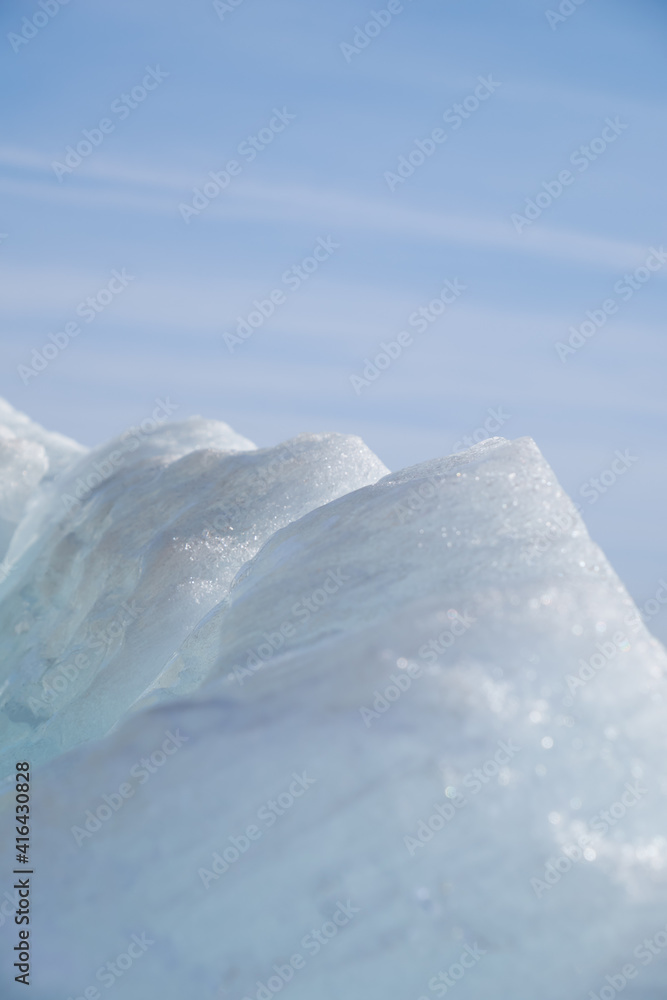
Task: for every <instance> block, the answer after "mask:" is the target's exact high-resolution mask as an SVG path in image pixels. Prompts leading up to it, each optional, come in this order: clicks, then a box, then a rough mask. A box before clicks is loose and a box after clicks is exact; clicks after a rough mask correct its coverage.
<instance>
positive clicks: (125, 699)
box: [0, 419, 386, 774]
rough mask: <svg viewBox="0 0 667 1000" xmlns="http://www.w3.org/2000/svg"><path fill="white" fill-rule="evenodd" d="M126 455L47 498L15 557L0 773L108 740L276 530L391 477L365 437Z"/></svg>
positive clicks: (90, 463) (192, 427) (203, 437)
mask: <svg viewBox="0 0 667 1000" xmlns="http://www.w3.org/2000/svg"><path fill="white" fill-rule="evenodd" d="M123 444H124V442H123V440H122V439H120V440H116V441H112V442H111V443H110V444H109V445H108V446H105V447H104V448H103V449H98V450H96V451H95V452H92V453H90V454H89V455H87V456H86V457H85V458H84V459H82V460H81V461H79V462H78V463H76V464H75V465H74V466H72V467H70V468H69V469H68V470H67V472H66V473H64V474H63V475H62V476H61V477H60V478H59V479H58V482H57V483H55V484H53V485H52V486H51V487H50V488H49V489H48V490H44V491H43V493H42V495H41V497H40V498H39V500H38V502H35V505H34V508H33V511H32V513H31V515H30V516H29V517H28V518H26V520H25V521H24V522H23V523H22V524H21V526H20V528H19V529H18V530H17V533H16V536H15V538H14V540H13V542H12V545H11V547H10V552H9V555H8V560H13V562H12V563H11V569H10V572H9V575H8V577H7V581H6V583H5V585H4V589H3V591H2V592H0V593H2V596H3V599H2V601H1V603H0V635H2V636H3V642H2V648H3V653H4V655H3V659H2V664H3V665H2V667H0V670H1V671H2V673H0V683H1V682H3V681H8V684H7V685H6V687H5V689H4V691H3V693H2V697H1V699H0V737H1V738H2V742H3V745H4V753H3V756H2V761H3V762H4V764H5V766H4V770H3V774H4V773H6V770H7V768H8V767H11V766H12V761H13V759H14V758H15V757H16V755H17V754H18V755H19V756H21V755H22V754H23V755H24V756H25V755H27V756H28V757H29V758H30V759H31V760H32V761H33V762H34V763H39V762H41V761H42V760H45V759H48V758H49V757H50V756H53V755H54V754H55V753H58V752H60V751H62V750H66V749H68V748H69V747H71V746H73V745H75V744H76V743H79V742H81V741H83V740H87V739H92V738H96V737H100V736H103V735H105V734H106V733H107V732H108V731H109V729H110V728H111V727H112V726H113V725H115V724H116V723H117V722H118V720H119V719H120V718H121V717H122V716H123V714H124V712H125V711H126V710H127V709H128V708H129V707H130V706H131V705H132V703H133V702H134V701H135V699H137V698H138V697H140V696H141V695H142V693H143V692H144V691H145V689H146V688H147V687H149V686H150V685H151V683H152V682H153V681H154V679H155V676H156V674H158V673H159V672H160V671H161V669H162V668H163V666H164V663H165V661H166V660H168V659H169V658H170V657H171V656H172V655H173V654H174V652H175V651H176V650H177V649H178V647H179V645H180V643H181V642H182V641H183V639H184V638H185V637H186V636H187V635H188V634H189V633H190V631H191V630H192V629H193V627H194V626H195V625H196V624H197V622H198V621H199V620H200V619H201V618H202V616H203V615H205V614H206V613H207V612H208V611H209V610H210V609H211V608H212V607H213V606H214V605H216V604H217V603H218V602H219V601H220V600H221V598H222V597H224V596H225V595H226V593H227V590H228V588H229V585H230V583H231V581H232V579H233V577H234V574H235V573H236V572H237V570H238V569H239V568H240V567H241V566H242V565H243V564H244V563H245V562H246V561H247V560H248V559H249V558H250V557H251V556H253V555H254V554H255V553H256V552H257V551H258V549H259V548H260V546H261V545H262V543H263V542H264V541H265V540H266V539H267V538H268V537H269V536H270V535H271V534H272V533H273V532H274V531H275V530H276V529H277V528H280V527H282V526H283V525H285V524H288V523H289V522H290V521H292V520H294V519H295V518H298V517H300V516H301V515H302V514H304V513H306V512H307V511H309V510H311V509H312V508H313V507H317V506H319V505H321V504H323V503H326V502H327V501H329V500H331V499H332V498H334V497H337V496H338V495H340V494H341V493H344V492H347V491H349V490H353V489H355V488H357V487H359V486H362V485H365V484H366V483H368V482H372V481H374V480H376V479H378V478H379V477H380V476H381V475H382V474H383V473H384V472H386V469H385V467H384V466H383V465H382V463H381V462H379V461H378V459H377V458H376V457H375V456H374V455H372V454H371V452H369V450H368V449H367V448H366V447H365V446H364V445H363V444H362V443H361V442H360V441H359V440H358V439H356V438H351V437H345V436H343V435H335V434H329V435H301V436H300V437H298V438H295V439H294V440H293V441H291V442H286V443H285V444H284V445H279V446H278V447H276V448H269V449H265V450H261V451H257V450H254V445H252V444H251V442H249V441H247V440H246V439H244V438H241V437H239V436H238V435H235V434H234V433H233V432H232V431H231V430H230V429H229V428H228V427H227V426H226V425H225V424H218V423H216V422H215V421H203V420H198V419H197V420H193V421H188V422H186V423H184V424H172V425H169V427H167V428H164V429H162V430H161V431H159V432H156V433H155V434H153V435H151V437H150V439H149V440H147V441H143V442H140V443H138V446H137V447H136V448H135V449H132V450H129V449H128V448H127V446H125V448H123ZM248 448H250V449H253V450H250V451H248V450H246V449H248ZM114 456H120V457H119V458H114Z"/></svg>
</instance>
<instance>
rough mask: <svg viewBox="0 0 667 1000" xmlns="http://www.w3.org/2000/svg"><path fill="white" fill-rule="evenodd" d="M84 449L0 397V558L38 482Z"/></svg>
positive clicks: (83, 452) (72, 459)
mask: <svg viewBox="0 0 667 1000" xmlns="http://www.w3.org/2000/svg"><path fill="white" fill-rule="evenodd" d="M85 451H86V449H85V448H84V447H83V445H79V444H77V443H76V441H72V440H71V439H70V438H66V437H64V435H62V434H54V433H52V432H50V431H45V430H44V428H43V427H40V426H39V424H35V423H33V421H32V420H30V419H29V418H28V417H27V416H26V415H25V414H24V413H20V412H19V411H18V410H15V409H14V408H13V407H12V406H10V405H9V403H7V402H6V401H5V400H4V399H0V559H2V557H3V556H4V554H5V552H6V551H7V546H8V545H9V541H10V539H11V537H12V535H13V534H14V531H15V530H16V526H17V524H18V523H19V521H20V520H21V518H22V517H23V515H24V513H25V511H26V509H27V505H28V500H29V499H30V497H31V496H32V494H33V493H34V492H35V489H36V487H37V486H38V484H39V483H40V482H42V481H44V480H48V479H52V478H53V477H54V476H55V475H57V474H58V473H59V472H61V471H62V469H64V468H65V467H66V466H67V465H69V464H70V463H71V462H72V461H74V460H75V459H77V458H79V457H80V456H81V455H83V454H85ZM1 579H2V572H1V571H0V580H1Z"/></svg>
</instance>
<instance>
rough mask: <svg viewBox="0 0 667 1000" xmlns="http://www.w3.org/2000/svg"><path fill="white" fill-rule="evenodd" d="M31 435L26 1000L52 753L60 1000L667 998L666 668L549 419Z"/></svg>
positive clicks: (4, 923)
mask: <svg viewBox="0 0 667 1000" xmlns="http://www.w3.org/2000/svg"><path fill="white" fill-rule="evenodd" d="M2 413H4V410H0V414H2ZM10 426H11V429H12V433H15V434H17V437H16V438H12V437H9V436H8V437H7V440H8V441H9V442H10V443H12V442H14V443H15V442H16V441H19V442H22V443H21V444H15V447H16V451H15V452H14V453H12V458H11V461H8V462H7V465H6V466H5V467H3V468H4V471H3V473H2V475H3V477H4V481H3V484H2V490H3V492H2V493H1V494H0V496H2V497H5V496H8V497H10V496H12V491H13V490H17V491H18V493H17V495H19V494H20V497H21V498H22V499H21V500H20V502H19V501H18V500H17V501H16V504H17V505H16V506H14V507H11V503H12V502H14V501H11V502H10V501H8V507H7V509H11V510H12V511H13V512H14V513H13V516H14V518H15V522H13V523H17V521H18V517H19V516H20V513H21V510H23V511H24V517H23V519H22V520H21V521H20V523H18V527H16V530H15V532H14V536H13V539H12V540H11V543H10V544H9V551H8V554H7V557H6V559H5V562H4V564H3V566H4V574H3V575H4V577H5V579H4V583H2V584H1V585H0V649H2V654H3V655H2V665H1V667H0V669H1V670H2V675H1V677H0V692H1V693H0V726H1V730H2V747H3V757H2V760H3V769H2V774H3V776H4V777H5V779H6V780H5V785H4V788H5V794H4V795H3V796H2V798H1V799H0V844H1V845H2V847H1V848H0V859H1V867H0V897H1V898H2V900H3V902H2V904H0V979H1V980H2V982H3V990H2V996H3V997H4V996H5V995H7V996H10V997H13V996H23V995H24V994H23V992H22V990H23V989H24V987H23V986H22V985H20V984H15V983H14V975H15V970H13V968H12V963H13V961H14V958H13V957H12V956H13V954H14V953H13V952H12V947H13V946H14V944H16V943H17V941H16V940H15V939H16V937H17V928H16V927H15V925H14V922H13V912H14V908H15V890H14V889H13V888H12V886H13V881H12V880H13V876H12V875H11V872H12V870H13V868H14V866H15V864H16V863H15V860H14V851H12V849H11V848H12V845H13V842H14V837H15V831H14V827H15V820H14V812H13V809H14V801H13V784H14V779H13V775H14V770H13V766H14V763H15V762H16V761H20V760H28V761H29V762H30V763H31V765H32V775H31V784H32V791H31V797H32V820H31V823H32V834H31V839H32V843H31V867H32V868H33V869H34V872H35V874H34V876H32V878H33V896H32V907H33V910H32V915H31V948H32V949H33V971H32V985H31V987H30V990H31V996H32V997H33V998H34V1000H60V998H63V1000H64V998H67V997H71V998H72V1000H74V998H78V997H83V996H87V997H90V996H94V995H95V994H94V993H93V992H91V991H93V990H94V989H97V990H98V991H99V995H100V996H106V990H107V989H111V988H113V996H114V997H116V998H118V1000H140V998H141V1000H152V998H153V997H155V998H157V997H160V998H161V1000H172V998H173V1000H186V998H191V997H192V998H196V1000H209V998H211V1000H213V998H215V1000H223V998H232V1000H271V998H272V997H273V996H275V995H277V994H278V993H280V994H281V996H282V995H284V996H285V997H286V998H287V1000H339V998H340V1000H342V998H345V1000H362V998H363V1000H411V998H412V1000H424V998H427V1000H432V998H434V997H440V996H445V995H447V996H449V995H450V994H451V995H453V996H454V997H457V998H460V1000H482V998H483V1000H535V998H537V997H539V998H540V1000H577V998H579V997H581V1000H589V998H590V995H591V993H592V994H593V996H595V997H600V996H602V997H603V998H606V997H607V996H611V993H610V992H609V991H610V990H611V989H612V988H613V989H616V988H617V987H618V990H617V991H618V992H621V991H622V993H623V997H624V1000H625V998H627V1000H658V998H660V1000H663V998H664V996H665V956H664V955H659V954H656V955H654V954H653V953H652V951H651V950H650V949H648V950H647V948H646V947H645V946H644V945H643V944H642V942H644V941H645V940H650V941H653V942H655V941H662V940H663V938H662V936H661V935H662V932H664V931H665V927H666V926H667V905H666V902H667V900H666V895H665V889H666V877H665V875H666V869H665V865H666V862H667V825H666V819H667V810H666V809H665V795H666V793H667V754H666V752H665V750H666V746H665V744H666V743H667V727H666V726H665V698H666V695H667V689H666V686H665V667H666V665H667V656H666V654H665V651H664V650H663V648H662V646H661V645H660V644H659V643H658V642H657V641H656V640H655V639H653V638H652V637H651V636H650V635H649V633H648V632H647V631H646V629H645V627H644V625H643V624H642V622H641V619H640V617H639V614H638V612H637V610H636V608H635V606H634V604H633V602H632V600H631V599H630V597H629V596H628V594H627V592H626V591H625V589H624V588H623V585H622V584H621V582H620V581H619V579H618V578H617V576H616V575H615V573H614V572H613V570H612V569H611V567H610V566H609V564H608V562H607V560H606V559H605V557H604V555H603V553H602V552H601V551H600V549H599V548H598V547H597V546H596V545H595V544H594V542H592V541H591V539H590V538H589V536H588V534H587V531H586V528H585V526H584V524H583V523H582V521H581V519H580V517H579V515H578V513H577V511H576V510H575V508H574V506H573V505H572V503H571V501H570V500H569V498H568V497H567V496H566V495H565V494H564V492H563V491H562V489H561V488H560V486H559V484H558V482H557V481H556V478H555V476H554V474H553V472H552V470H551V469H550V467H549V465H548V464H547V462H546V461H545V460H544V458H543V457H542V455H541V454H540V452H539V449H538V448H537V446H536V445H535V443H534V442H533V441H532V440H530V439H529V438H522V439H519V440H517V441H512V442H510V441H506V440H504V439H502V438H495V439H492V440H489V441H486V442H483V443H482V444H480V445H476V446H475V447H474V448H471V449H470V450H469V451H467V452H464V453H462V454H458V455H455V456H450V457H448V458H442V459H437V460H434V461H431V462H427V463H424V464H421V465H417V466H414V467H411V468H408V469H405V470H403V471H401V472H398V473H388V470H387V469H386V468H385V467H384V466H383V465H382V463H381V462H380V461H379V459H377V458H376V456H374V455H373V454H372V453H371V452H370V451H369V450H368V448H367V447H366V446H365V445H364V444H363V442H362V441H360V440H359V439H358V438H354V437H349V436H344V435H339V434H303V435H300V436H299V437H297V438H295V439H293V440H292V441H289V442H286V443H285V444H283V445H278V446H276V447H275V448H267V449H255V448H254V446H253V445H252V444H251V443H250V442H248V441H247V440H246V439H244V438H241V437H240V436H238V435H236V434H235V433H234V432H233V431H231V429H230V428H228V427H227V426H226V425H225V424H220V423H217V422H215V421H204V420H201V419H200V418H194V419H192V420H189V421H185V422H183V423H180V424H165V425H163V426H162V427H161V428H160V429H159V430H156V432H155V434H154V435H150V436H146V437H145V438H144V439H143V440H141V441H139V442H137V446H136V447H135V448H130V447H129V446H128V440H127V438H123V437H121V438H119V439H117V440H116V441H114V442H111V443H110V444H109V445H106V446H104V447H103V448H100V449H95V450H94V451H92V452H89V453H87V454H83V453H82V450H81V449H78V448H77V447H76V446H75V445H73V443H71V446H72V452H71V461H70V463H69V465H67V466H66V467H65V466H63V465H61V466H60V467H59V470H58V474H57V478H54V477H53V476H52V477H50V478H49V476H48V466H47V467H46V468H43V459H41V458H40V457H39V456H38V455H37V453H36V451H35V450H34V448H35V447H36V446H39V447H41V448H42V449H43V450H44V451H45V452H46V450H47V449H46V444H45V443H44V442H45V441H46V440H47V438H48V435H46V432H40V433H41V435H42V439H39V434H38V433H37V432H34V433H33V434H32V436H29V435H28V434H27V433H26V434H25V436H24V437H18V432H17V431H16V430H15V427H16V426H17V424H16V422H15V423H14V424H13V425H10ZM28 426H30V427H32V426H33V425H28ZM19 429H21V428H19ZM38 439H39V440H38ZM2 443H3V442H1V441H0V444H2ZM31 448H32V449H33V450H32V451H31ZM21 449H23V450H21ZM0 454H2V453H1V452H0ZM119 455H120V457H118V456H119ZM114 456H115V457H114ZM49 461H51V458H50V456H49ZM19 487H20V489H19ZM77 491H78V492H77ZM21 505H22V506H21ZM3 509H4V508H3ZM8 520H9V519H8ZM81 656H83V659H80V658H79V659H77V657H81ZM17 867H20V866H17ZM334 918H335V921H337V922H334ZM133 935H136V937H137V938H138V939H139V940H140V941H143V942H144V945H143V946H142V947H143V950H142V949H139V957H132V955H133V954H135V953H136V946H133V950H130V951H128V948H130V945H131V943H132V936H133ZM656 935H657V937H656ZM664 940H665V944H667V934H665V935H664ZM147 942H150V943H147ZM654 949H657V950H658V951H660V946H659V945H656V944H655V943H654ZM123 954H125V955H130V956H131V957H130V959H129V962H130V964H129V966H127V968H125V969H123V968H122V966H123V965H127V961H128V959H125V958H124V959H122V960H121V961H120V963H119V964H114V963H115V962H116V958H117V956H119V955H123ZM647 955H648V956H649V958H648V960H647V959H646V956H647ZM291 960H292V962H293V964H292V965H291V966H290V964H289V963H290V961H291ZM107 963H111V968H112V969H115V970H116V972H110V971H109V966H108V965H107ZM629 964H632V965H633V967H634V968H635V971H636V974H635V975H634V976H629V975H628V976H626V975H625V974H624V973H622V971H621V970H622V969H623V967H624V966H628V965H629ZM626 971H627V970H626ZM621 979H623V980H624V985H623V986H622V987H619V983H620V981H621ZM285 980H287V982H285ZM613 983H616V987H614V986H613ZM86 990H88V991H89V992H88V993H87V994H86ZM605 990H606V991H607V992H606V993H605V992H604V991H605Z"/></svg>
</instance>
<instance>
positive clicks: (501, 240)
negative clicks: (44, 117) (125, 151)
mask: <svg viewBox="0 0 667 1000" xmlns="http://www.w3.org/2000/svg"><path fill="white" fill-rule="evenodd" d="M0 165H4V166H6V167H10V168H17V167H18V168H24V169H27V170H31V171H35V172H36V173H37V174H38V176H37V177H31V176H24V177H22V178H20V179H19V178H12V177H5V178H2V179H0V191H2V192H3V193H4V194H7V195H15V196H19V197H23V198H27V199H32V200H48V201H51V202H53V203H58V204H67V205H68V206H69V207H70V208H71V207H80V208H81V209H90V208H98V209H100V210H101V211H104V210H116V209H125V210H127V211H133V212H134V211H137V210H138V211H143V212H147V213H148V212H152V213H155V212H157V213H159V214H163V215H172V216H174V217H176V216H177V212H178V204H179V203H180V202H181V201H182V200H185V199H187V197H188V196H189V195H190V194H191V191H192V188H193V187H195V185H196V184H198V183H202V182H203V181H202V177H200V176H197V175H196V174H191V173H186V172H183V173H168V172H164V171H162V170H151V169H148V168H142V167H135V166H132V165H128V164H119V163H113V162H109V161H106V160H98V161H91V162H90V163H87V164H86V166H85V173H84V171H83V170H82V171H81V177H77V178H72V179H68V182H67V183H66V184H62V185H61V184H58V182H57V181H55V178H54V179H53V182H50V180H46V179H44V175H51V176H52V171H51V166H50V161H49V160H48V158H47V157H45V156H44V155H40V154H38V153H36V152H34V151H32V150H29V149H21V148H19V147H8V146H5V147H0ZM213 167H215V164H213ZM166 192H170V194H171V195H172V196H173V198H171V197H166ZM230 218H234V219H253V220H260V221H281V222H287V223H292V224H295V223H298V224H304V223H308V224H312V225H313V226H316V227H318V226H319V227H323V226H331V227H334V226H335V227H336V231H338V232H339V231H341V229H350V230H357V231H363V232H365V233H372V234H376V235H380V234H382V235H385V234H390V235H391V234H393V235H395V236H396V237H397V238H399V237H401V238H412V239H420V240H424V241H437V242H439V243H446V244H451V245H454V246H468V247H475V248H479V249H484V250H498V251H504V252H510V253H517V254H529V255H535V254H540V255H542V256H545V257H551V258H557V259H559V260H564V261H569V262H573V263H580V264H585V265H588V266H591V267H612V268H623V267H629V266H631V265H635V264H637V263H639V262H640V261H641V260H642V259H643V256H645V253H646V247H645V246H642V245H640V244H637V243H630V242H627V241H624V240H614V239H610V238H607V237H602V236H597V235H595V234H590V233H585V232H578V231H575V230H567V229H557V228H554V227H549V226H546V225H545V226H539V227H535V228H534V229H532V230H531V231H529V232H525V233H523V234H521V236H518V235H517V234H516V233H515V232H514V230H513V228H512V227H511V225H510V224H509V223H508V222H507V220H506V219H496V218H492V217H489V216H473V215H454V214H451V213H443V212H430V211H426V210H423V209H419V208H412V207H407V206H400V205H396V204H395V203H393V202H391V201H389V199H385V200H380V199H371V198H361V197H358V196H354V195H350V194H347V193H345V192H342V191H339V190H335V189H327V188H324V187H309V186H306V185H296V184H292V185H281V184H269V183H261V182H257V181H247V180H239V181H238V182H237V184H235V186H234V188H233V190H230V191H229V192H227V193H225V194H224V195H223V196H222V197H221V199H220V200H219V201H217V202H214V203H212V204H211V205H210V207H209V208H208V209H207V212H206V220H202V222H204V221H207V220H209V219H215V220H218V221H224V220H226V219H230Z"/></svg>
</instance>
